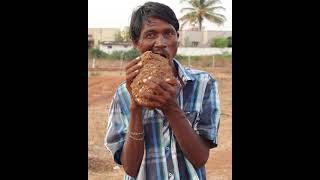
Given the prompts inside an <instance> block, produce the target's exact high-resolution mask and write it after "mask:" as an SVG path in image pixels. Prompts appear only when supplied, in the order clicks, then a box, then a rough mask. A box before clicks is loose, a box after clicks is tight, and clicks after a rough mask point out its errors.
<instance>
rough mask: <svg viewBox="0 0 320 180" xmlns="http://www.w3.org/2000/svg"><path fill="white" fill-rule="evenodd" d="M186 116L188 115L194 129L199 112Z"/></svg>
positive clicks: (186, 113)
mask: <svg viewBox="0 0 320 180" xmlns="http://www.w3.org/2000/svg"><path fill="white" fill-rule="evenodd" d="M185 115H186V117H187V119H188V121H189V123H190V125H191V127H194V125H195V124H196V122H197V119H198V115H199V112H197V111H191V112H185Z"/></svg>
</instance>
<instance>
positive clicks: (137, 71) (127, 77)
mask: <svg viewBox="0 0 320 180" xmlns="http://www.w3.org/2000/svg"><path fill="white" fill-rule="evenodd" d="M138 74H139V70H136V71H133V72H132V73H130V74H128V75H127V76H126V81H127V82H130V83H131V82H132V80H133V79H134V78H135V77H136V76H137V75H138Z"/></svg>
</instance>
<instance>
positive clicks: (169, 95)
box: [137, 76, 178, 112]
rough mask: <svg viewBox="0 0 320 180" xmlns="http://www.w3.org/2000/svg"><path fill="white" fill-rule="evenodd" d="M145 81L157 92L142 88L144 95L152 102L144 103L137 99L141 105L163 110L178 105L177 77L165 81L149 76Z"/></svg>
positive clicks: (141, 92) (142, 94)
mask: <svg viewBox="0 0 320 180" xmlns="http://www.w3.org/2000/svg"><path fill="white" fill-rule="evenodd" d="M143 83H144V84H145V85H146V86H148V87H149V88H150V89H151V90H152V91H153V92H155V93H156V94H152V93H150V92H146V91H142V90H140V94H141V96H142V97H144V98H146V99H149V100H150V101H151V103H150V104H144V103H143V102H142V101H141V100H139V99H137V102H138V104H139V105H141V106H145V107H149V108H158V109H160V110H162V111H164V112H165V111H167V110H168V109H171V108H174V107H178V104H177V100H176V98H177V94H178V82H177V80H176V79H166V80H165V81H163V80H161V79H159V78H156V77H151V76H150V77H148V78H146V79H143Z"/></svg>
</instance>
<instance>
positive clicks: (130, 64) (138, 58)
mask: <svg viewBox="0 0 320 180" xmlns="http://www.w3.org/2000/svg"><path fill="white" fill-rule="evenodd" d="M140 59H141V58H140V56H138V57H137V58H135V59H133V60H131V61H130V62H129V63H128V64H127V65H126V67H125V70H126V71H127V70H128V69H129V68H130V67H131V66H133V65H135V64H137V63H138V62H139V61H140Z"/></svg>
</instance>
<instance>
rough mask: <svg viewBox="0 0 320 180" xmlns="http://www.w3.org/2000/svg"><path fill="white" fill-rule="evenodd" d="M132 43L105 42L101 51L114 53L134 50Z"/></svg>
mask: <svg viewBox="0 0 320 180" xmlns="http://www.w3.org/2000/svg"><path fill="white" fill-rule="evenodd" d="M132 48H133V46H132V42H131V41H128V42H116V41H109V42H103V43H101V44H100V49H101V50H103V51H104V52H106V53H112V52H113V51H129V50H130V49H132Z"/></svg>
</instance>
